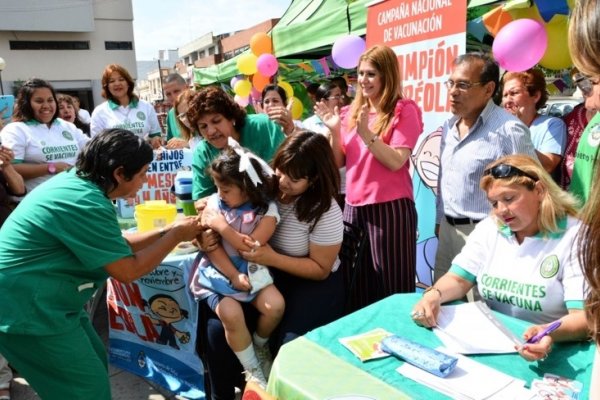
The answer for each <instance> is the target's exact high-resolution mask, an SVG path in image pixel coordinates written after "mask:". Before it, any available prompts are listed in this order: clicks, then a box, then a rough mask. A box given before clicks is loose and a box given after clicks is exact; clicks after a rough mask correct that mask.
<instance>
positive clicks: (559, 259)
mask: <svg viewBox="0 0 600 400" xmlns="http://www.w3.org/2000/svg"><path fill="white" fill-rule="evenodd" d="M558 225H559V227H561V228H562V229H564V230H563V231H562V232H560V233H556V234H551V235H549V236H546V237H542V236H540V235H536V236H532V237H526V238H525V240H523V243H521V244H520V245H519V243H518V242H517V240H516V238H515V236H514V235H513V234H512V232H510V229H508V227H506V226H503V227H499V226H498V224H497V222H496V220H495V219H494V218H493V217H488V218H486V219H484V220H483V221H481V222H480V223H479V224H477V226H476V227H475V230H474V231H473V233H471V234H470V235H469V237H468V239H467V243H466V244H465V246H464V247H463V249H462V251H461V252H460V254H459V255H457V256H456V257H455V258H454V260H453V261H452V268H451V269H450V271H451V272H454V273H455V274H457V275H459V276H460V277H462V278H464V279H467V280H469V281H471V282H475V281H476V282H477V287H478V289H479V293H480V294H481V297H482V298H483V299H484V300H485V302H486V303H487V304H488V305H489V306H490V307H491V308H492V309H494V310H496V311H499V312H501V313H503V314H507V315H511V316H513V317H516V318H519V319H522V320H526V321H530V322H533V323H536V324H543V323H548V322H551V321H554V320H556V319H558V318H560V317H563V316H565V315H567V314H568V310H569V309H578V310H579V309H581V310H582V309H583V300H584V292H583V290H584V279H583V274H582V271H581V265H580V264H579V260H578V257H577V252H576V249H577V240H576V235H577V232H578V230H579V227H580V221H579V220H578V219H576V218H572V217H568V218H567V219H564V220H562V221H559V224H558Z"/></svg>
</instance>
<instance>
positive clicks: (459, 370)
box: [396, 347, 529, 400]
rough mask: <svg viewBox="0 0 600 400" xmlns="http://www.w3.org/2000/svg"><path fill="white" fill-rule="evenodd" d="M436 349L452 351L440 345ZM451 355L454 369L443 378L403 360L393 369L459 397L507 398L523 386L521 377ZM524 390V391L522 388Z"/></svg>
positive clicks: (477, 398)
mask: <svg viewBox="0 0 600 400" xmlns="http://www.w3.org/2000/svg"><path fill="white" fill-rule="evenodd" d="M436 350H438V351H442V352H447V354H451V353H450V352H448V350H447V349H444V348H442V347H439V348H437V349H436ZM454 356H456V357H457V358H458V363H457V365H456V369H455V370H454V371H453V372H452V373H451V374H450V375H448V376H447V377H445V378H440V377H438V376H435V375H433V374H430V373H429V372H426V371H424V370H422V369H419V368H417V367H415V366H413V365H410V364H409V363H404V364H402V365H401V366H400V367H398V368H397V369H396V371H397V372H398V373H400V374H402V375H404V376H406V377H407V378H409V379H412V380H414V381H416V382H418V383H421V384H422V385H425V386H427V387H430V388H432V389H434V390H437V391H438V392H440V393H443V394H445V395H447V396H450V397H452V398H453V399H459V400H462V399H465V400H484V399H490V400H491V399H495V400H500V399H507V398H510V397H506V396H512V395H513V394H514V393H515V392H516V390H517V389H519V388H523V389H524V386H525V381H523V380H519V379H516V378H514V377H512V376H510V375H506V374H505V373H503V372H500V371H498V370H496V369H494V368H491V367H488V366H486V365H484V364H481V363H478V362H477V361H474V360H471V359H469V358H468V357H465V356H462V355H459V354H456V355H454ZM524 392H527V391H526V390H525V389H524ZM527 398H529V397H527Z"/></svg>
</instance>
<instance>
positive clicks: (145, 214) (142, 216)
mask: <svg viewBox="0 0 600 400" xmlns="http://www.w3.org/2000/svg"><path fill="white" fill-rule="evenodd" d="M134 216H135V221H136V223H137V230H138V232H147V231H151V230H153V229H157V228H162V227H163V226H167V225H169V224H170V223H172V222H173V221H175V217H176V216H177V207H175V204H167V202H166V201H164V200H151V201H147V202H145V203H144V204H138V205H137V206H135V214H134Z"/></svg>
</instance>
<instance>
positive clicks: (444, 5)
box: [367, 0, 467, 288]
mask: <svg viewBox="0 0 600 400" xmlns="http://www.w3.org/2000/svg"><path fill="white" fill-rule="evenodd" d="M466 16H467V1H466V0H454V1H452V2H421V1H412V2H409V1H403V0H388V1H378V2H372V3H371V4H370V5H369V9H368V12H367V47H371V46H374V45H376V44H384V45H386V46H389V47H390V48H392V49H393V50H394V52H395V53H396V55H397V56H398V63H399V65H400V73H401V76H402V91H403V93H404V95H405V96H406V97H407V98H410V99H412V100H414V101H415V102H416V103H417V104H418V105H419V107H421V110H422V111H423V122H424V124H425V128H424V130H423V134H422V135H421V137H420V138H419V142H418V143H417V145H416V147H415V149H414V150H413V155H412V157H411V161H412V162H411V165H410V167H411V173H412V178H413V190H414V198H415V205H416V208H417V216H418V230H419V232H418V239H417V287H420V288H424V287H427V286H431V284H432V281H433V266H434V262H435V253H436V251H437V237H436V236H435V232H434V230H435V214H436V196H437V177H438V172H439V153H440V143H441V131H440V129H439V127H440V126H442V125H443V124H444V121H445V120H447V119H448V118H449V117H450V116H451V114H450V107H449V105H448V93H447V90H446V87H445V85H444V82H445V81H447V80H448V77H449V76H450V73H451V71H452V62H453V61H454V59H455V58H456V57H458V56H459V55H461V54H463V53H465V51H466V39H467V35H466V26H467V21H466Z"/></svg>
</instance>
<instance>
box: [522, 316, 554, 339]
mask: <svg viewBox="0 0 600 400" xmlns="http://www.w3.org/2000/svg"><path fill="white" fill-rule="evenodd" d="M560 324H562V321H561V320H558V321H554V322H553V323H551V324H550V325H548V326H547V327H546V329H544V330H543V331H541V332H540V333H538V334H537V335H533V336H532V337H530V338H529V340H528V341H527V342H526V343H537V342H539V341H540V340H542V338H543V337H544V336H546V335H549V334H551V333H552V332H554V331H555V330H557V329H558V327H559V326H560Z"/></svg>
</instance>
